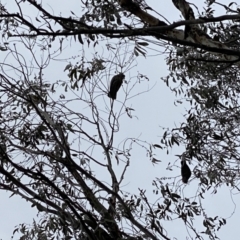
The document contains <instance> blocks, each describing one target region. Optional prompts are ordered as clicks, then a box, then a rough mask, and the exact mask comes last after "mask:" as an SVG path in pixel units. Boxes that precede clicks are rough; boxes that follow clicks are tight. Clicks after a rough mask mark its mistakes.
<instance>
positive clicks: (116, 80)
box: [108, 73, 125, 100]
mask: <svg viewBox="0 0 240 240" xmlns="http://www.w3.org/2000/svg"><path fill="white" fill-rule="evenodd" d="M124 78H125V75H124V74H123V73H119V74H117V75H115V76H113V78H112V80H111V83H110V90H109V92H108V97H110V98H112V99H113V100H115V99H116V98H117V92H118V90H119V88H120V87H121V85H122V83H123V79H124Z"/></svg>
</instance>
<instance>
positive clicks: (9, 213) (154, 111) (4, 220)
mask: <svg viewBox="0 0 240 240" xmlns="http://www.w3.org/2000/svg"><path fill="white" fill-rule="evenodd" d="M5 1H6V0H5ZM6 2H7V3H6V8H7V9H9V10H10V9H12V11H14V5H13V3H14V1H13V0H8V1H6ZM42 2H43V6H46V8H47V9H48V10H49V11H53V12H54V14H56V15H58V14H59V13H62V14H63V15H64V16H67V15H68V14H69V13H70V10H73V11H74V13H75V14H76V15H77V14H79V16H80V15H81V8H80V7H79V2H80V1H78V0H68V1H66V0H58V1H56V0H43V1H42ZM198 2H199V3H200V2H203V1H198ZM222 2H223V3H224V1H222ZM147 3H148V4H149V6H150V7H152V8H153V9H155V10H156V11H157V12H159V13H160V14H162V15H163V16H164V17H166V18H167V19H168V20H169V21H170V22H172V21H178V20H180V12H179V11H177V9H176V8H175V7H174V6H173V4H172V1H165V0H159V1H156V0H149V1H147ZM195 4H197V3H195ZM25 6H26V8H25V9H28V4H25ZM198 7H199V5H198ZM53 9H54V10H53ZM15 10H16V8H15ZM25 14H26V15H29V16H31V14H32V12H31V10H30V9H29V12H27V11H26V10H25ZM216 16H217V14H216ZM158 17H159V16H158ZM162 20H163V19H162ZM82 47H83V46H82V45H79V43H77V44H75V43H72V44H71V47H70V46H69V47H68V48H67V49H65V50H64V51H63V54H62V55H61V58H68V57H71V56H73V55H76V53H77V52H79V53H80V52H81V51H82V50H83V49H82ZM155 47H156V46H155ZM84 49H85V52H86V53H87V54H89V59H90V56H91V55H92V54H93V52H92V49H91V48H88V47H87V46H84ZM153 53H154V54H155V53H156V52H153ZM36 55H37V54H36ZM39 55H40V54H39ZM166 56H167V55H159V56H155V57H147V58H144V57H140V58H138V59H137V64H136V66H135V67H134V68H132V69H131V70H130V71H129V72H126V80H127V81H128V80H129V79H131V78H134V76H136V75H137V74H138V72H140V73H142V74H146V75H147V76H148V78H149V82H148V83H145V84H142V85H139V89H138V91H139V92H141V91H144V90H145V89H146V87H150V88H151V87H152V86H154V88H153V89H152V90H151V91H150V92H148V93H146V94H142V95H140V96H138V97H135V98H133V99H131V100H130V104H131V106H132V107H133V108H134V109H135V111H134V115H136V116H137V118H135V117H134V118H132V119H130V118H127V117H125V118H122V120H121V123H120V124H121V129H124V130H121V131H120V132H119V133H118V134H117V139H118V140H119V141H121V140H122V139H124V138H126V134H127V135H129V136H130V137H136V138H137V137H138V136H140V135H141V139H145V140H146V141H148V142H150V143H158V142H159V140H160V136H161V135H162V133H163V132H162V129H161V128H160V126H164V127H169V128H172V127H174V126H176V125H178V124H179V123H180V122H181V121H182V120H183V114H184V113H185V109H187V106H181V105H180V106H177V107H176V106H175V105H174V100H175V95H174V93H173V92H171V91H170V90H169V89H168V88H167V87H166V85H165V84H164V83H163V82H162V81H161V80H160V78H161V77H164V76H167V74H168V70H167V69H168V67H167V66H166V64H165V61H164V59H165V57H166ZM65 65H66V63H64V62H53V63H52V65H51V68H48V69H46V72H45V78H46V79H47V80H48V81H49V82H51V79H53V80H54V81H55V80H56V79H63V78H65V77H66V73H64V72H63V69H64V68H65ZM108 80H109V79H108ZM108 80H106V81H108ZM123 94H124V92H123V91H122V92H121V91H119V94H118V97H119V98H121V96H123ZM156 153H157V156H156V158H157V159H160V160H161V161H162V163H161V164H158V165H154V166H153V165H152V164H151V162H150V161H148V158H146V156H145V152H144V151H141V150H139V149H137V151H133V154H132V156H131V163H130V167H129V169H128V172H127V174H126V178H125V180H124V184H123V189H124V190H125V191H128V192H131V193H136V194H138V188H139V187H140V188H141V189H146V190H147V193H149V195H150V196H151V200H152V202H154V201H155V200H156V199H157V197H156V196H154V195H153V194H152V180H153V179H155V178H156V177H159V178H161V177H165V176H166V177H168V176H178V175H179V176H180V169H178V168H175V169H174V171H172V172H170V171H166V170H165V169H166V166H167V164H168V163H169V162H173V161H176V160H177V157H175V156H174V155H175V154H181V149H178V150H177V152H170V154H169V155H166V154H165V152H163V151H160V150H159V151H156ZM190 167H191V168H193V165H190ZM179 179H180V177H179ZM197 187H198V182H197V181H194V180H193V181H191V182H190V184H188V185H187V186H186V187H184V188H182V189H181V194H182V196H185V197H186V196H187V197H192V196H194V195H195V193H196V192H197ZM0 195H1V197H0V216H1V224H0V239H3V240H8V239H10V237H11V236H12V231H13V229H14V226H16V225H17V224H19V223H23V222H24V223H29V224H31V223H32V219H33V218H35V217H36V213H37V211H36V210H34V209H32V208H31V207H30V204H28V203H26V202H25V201H24V200H23V199H21V198H19V197H15V196H14V197H12V198H9V197H8V196H9V195H8V194H7V193H6V192H3V191H1V192H0ZM239 200H240V198H239V196H238V195H235V196H234V199H233V200H232V199H231V194H230V190H229V189H227V188H225V187H222V188H221V189H219V190H218V194H217V195H211V194H207V195H206V198H205V200H203V201H204V206H205V210H206V212H207V213H208V214H209V216H216V215H218V216H221V217H224V218H228V217H230V216H231V214H232V212H233V211H235V214H234V215H233V216H232V217H231V218H230V219H227V225H226V226H225V227H223V228H222V229H221V230H220V233H219V237H220V238H221V239H237V238H236V236H237V235H238V233H239V230H238V221H237V220H238V219H237V217H238V215H239V214H240V211H239V209H238V208H236V209H235V205H234V203H233V201H235V202H236V203H237V202H240V201H239ZM197 224H199V227H198V226H197V225H195V227H196V229H197V230H199V229H201V230H203V228H202V223H201V222H199V223H197ZM169 226H170V228H168V229H167V230H168V231H169V230H170V231H169V233H170V236H177V237H178V239H179V240H180V239H183V238H181V232H183V233H184V235H183V236H185V233H186V230H185V227H184V225H183V224H182V223H181V224H179V225H177V226H176V225H175V226H174V228H173V227H172V223H171V222H170V223H169ZM14 239H16V238H14Z"/></svg>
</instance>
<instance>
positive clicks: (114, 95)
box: [108, 92, 117, 100]
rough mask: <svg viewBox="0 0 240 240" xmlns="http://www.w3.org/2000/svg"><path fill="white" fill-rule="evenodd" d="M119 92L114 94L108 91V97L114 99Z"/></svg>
mask: <svg viewBox="0 0 240 240" xmlns="http://www.w3.org/2000/svg"><path fill="white" fill-rule="evenodd" d="M116 95H117V94H112V93H111V92H109V93H108V97H110V98H112V99H113V100H115V99H116V97H117V96H116Z"/></svg>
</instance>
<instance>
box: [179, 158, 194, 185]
mask: <svg viewBox="0 0 240 240" xmlns="http://www.w3.org/2000/svg"><path fill="white" fill-rule="evenodd" d="M191 174H192V173H191V170H190V168H189V166H188V165H187V163H186V161H185V160H182V161H181V175H182V181H183V183H187V182H188V179H189V178H190V177H191Z"/></svg>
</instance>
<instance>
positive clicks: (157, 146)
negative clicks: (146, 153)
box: [153, 144, 163, 149]
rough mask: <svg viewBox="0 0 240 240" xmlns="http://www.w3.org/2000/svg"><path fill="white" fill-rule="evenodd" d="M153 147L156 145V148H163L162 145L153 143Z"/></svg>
mask: <svg viewBox="0 0 240 240" xmlns="http://www.w3.org/2000/svg"><path fill="white" fill-rule="evenodd" d="M153 147H156V148H161V149H163V148H162V147H161V146H160V145H158V144H153Z"/></svg>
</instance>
